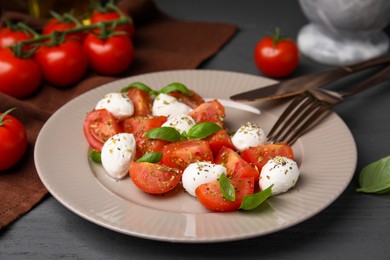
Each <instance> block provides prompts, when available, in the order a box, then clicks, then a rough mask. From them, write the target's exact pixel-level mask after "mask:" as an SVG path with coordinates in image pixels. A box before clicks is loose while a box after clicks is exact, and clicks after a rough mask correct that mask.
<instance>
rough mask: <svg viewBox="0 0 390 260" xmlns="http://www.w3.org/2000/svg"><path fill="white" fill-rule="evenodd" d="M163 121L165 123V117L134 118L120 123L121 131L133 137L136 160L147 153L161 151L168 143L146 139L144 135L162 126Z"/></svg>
mask: <svg viewBox="0 0 390 260" xmlns="http://www.w3.org/2000/svg"><path fill="white" fill-rule="evenodd" d="M165 121H167V118H166V117H165V116H155V117H152V116H134V117H131V118H128V119H125V120H124V121H123V122H122V127H123V130H124V131H125V132H126V133H132V134H133V135H134V138H135V141H136V147H137V149H136V150H137V152H136V158H140V157H141V156H142V155H144V154H145V153H148V152H162V151H163V149H164V146H165V145H166V144H167V143H168V142H167V141H164V140H159V139H155V140H153V139H149V138H147V137H146V133H147V132H149V131H150V130H152V129H153V128H157V127H160V126H162V124H164V123H165Z"/></svg>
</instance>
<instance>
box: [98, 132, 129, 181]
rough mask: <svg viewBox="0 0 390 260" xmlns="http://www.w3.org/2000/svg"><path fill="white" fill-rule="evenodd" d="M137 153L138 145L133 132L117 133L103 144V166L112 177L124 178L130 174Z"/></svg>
mask: <svg viewBox="0 0 390 260" xmlns="http://www.w3.org/2000/svg"><path fill="white" fill-rule="evenodd" d="M135 153H136V145H135V139H134V136H133V134H128V133H120V134H116V135H114V136H112V137H110V138H109V139H108V140H107V141H106V142H105V143H104V145H103V148H102V153H101V159H102V165H103V168H104V169H105V170H106V172H107V174H108V175H109V176H110V177H112V178H114V179H122V178H123V177H125V176H126V175H128V172H129V167H130V163H131V162H132V161H133V160H134V158H135Z"/></svg>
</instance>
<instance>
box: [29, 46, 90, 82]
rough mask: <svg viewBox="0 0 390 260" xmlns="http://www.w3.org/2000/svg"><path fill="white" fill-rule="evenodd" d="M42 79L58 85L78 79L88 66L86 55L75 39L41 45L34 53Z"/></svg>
mask: <svg viewBox="0 0 390 260" xmlns="http://www.w3.org/2000/svg"><path fill="white" fill-rule="evenodd" d="M35 59H36V60H37V61H38V63H39V65H40V67H41V69H42V72H43V77H44V79H45V80H46V81H47V82H49V83H51V84H53V85H56V86H58V87H67V86H70V85H72V84H74V83H76V82H77V81H79V80H80V79H81V78H82V77H83V75H84V74H85V72H86V71H87V68H88V59H87V55H86V53H85V51H84V49H83V47H82V45H81V44H80V43H79V42H77V41H75V40H65V41H64V42H63V43H61V44H59V45H55V46H46V45H41V46H40V47H39V48H38V50H37V52H36V53H35Z"/></svg>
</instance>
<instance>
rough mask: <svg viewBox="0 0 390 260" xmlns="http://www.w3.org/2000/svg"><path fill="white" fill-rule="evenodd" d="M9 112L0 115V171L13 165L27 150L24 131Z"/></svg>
mask: <svg viewBox="0 0 390 260" xmlns="http://www.w3.org/2000/svg"><path fill="white" fill-rule="evenodd" d="M11 111H12V109H10V110H8V111H6V112H5V113H0V171H2V170H6V169H9V168H11V167H12V166H13V165H15V164H16V163H17V162H18V161H19V160H20V158H22V156H23V155H24V153H25V152H26V149H27V134H26V129H25V128H24V126H23V124H22V123H21V122H20V121H19V120H18V119H17V118H15V117H13V116H11V115H10V114H9V113H10V112H11Z"/></svg>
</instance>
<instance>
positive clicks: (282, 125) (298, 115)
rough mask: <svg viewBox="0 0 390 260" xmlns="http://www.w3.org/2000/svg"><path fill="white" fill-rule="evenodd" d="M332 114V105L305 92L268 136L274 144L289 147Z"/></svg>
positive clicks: (294, 100) (280, 118)
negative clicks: (285, 144)
mask: <svg viewBox="0 0 390 260" xmlns="http://www.w3.org/2000/svg"><path fill="white" fill-rule="evenodd" d="M329 112H330V105H329V104H328V103H326V102H323V101H321V100H318V99H317V98H315V97H314V96H313V95H312V94H310V93H308V92H304V93H302V94H300V95H298V96H297V97H295V98H294V99H293V101H292V102H291V104H290V105H289V106H288V107H287V108H286V110H285V111H284V112H283V113H282V115H281V116H280V117H279V119H278V120H277V121H276V123H275V125H274V126H273V127H272V129H271V131H270V132H269V134H268V140H269V141H270V142H273V143H280V142H285V143H287V144H289V145H292V144H294V143H295V141H296V140H297V139H298V138H299V137H301V136H302V135H303V134H305V133H306V132H307V131H308V130H310V129H311V128H312V127H314V126H315V125H316V124H317V122H319V121H320V120H321V119H322V118H323V117H325V116H326V115H327V114H328V113H329Z"/></svg>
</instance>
